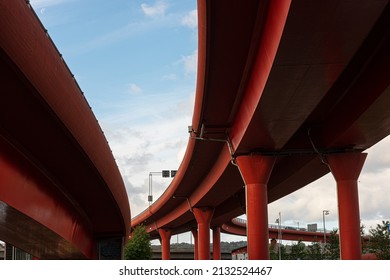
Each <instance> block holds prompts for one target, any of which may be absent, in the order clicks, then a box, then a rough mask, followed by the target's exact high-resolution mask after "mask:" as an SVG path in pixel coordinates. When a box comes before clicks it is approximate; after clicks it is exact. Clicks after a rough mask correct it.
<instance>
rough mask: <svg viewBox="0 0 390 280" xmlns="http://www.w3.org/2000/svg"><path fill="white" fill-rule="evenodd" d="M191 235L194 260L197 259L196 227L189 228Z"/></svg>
mask: <svg viewBox="0 0 390 280" xmlns="http://www.w3.org/2000/svg"><path fill="white" fill-rule="evenodd" d="M191 233H192V236H193V237H194V260H197V259H199V257H198V229H197V228H191Z"/></svg>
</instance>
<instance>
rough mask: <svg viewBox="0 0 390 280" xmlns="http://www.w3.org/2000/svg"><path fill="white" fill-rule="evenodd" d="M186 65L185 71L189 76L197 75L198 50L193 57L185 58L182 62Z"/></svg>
mask: <svg viewBox="0 0 390 280" xmlns="http://www.w3.org/2000/svg"><path fill="white" fill-rule="evenodd" d="M180 61H181V62H182V63H183V64H184V71H185V73H186V74H187V75H190V74H196V72H197V66H198V50H195V51H194V52H193V53H192V54H191V55H188V56H183V57H182V59H181V60H180Z"/></svg>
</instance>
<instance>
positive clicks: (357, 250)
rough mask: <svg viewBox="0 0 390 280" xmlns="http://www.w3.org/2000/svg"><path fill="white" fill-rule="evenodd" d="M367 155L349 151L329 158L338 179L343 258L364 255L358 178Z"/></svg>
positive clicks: (356, 257) (341, 254)
mask: <svg viewBox="0 0 390 280" xmlns="http://www.w3.org/2000/svg"><path fill="white" fill-rule="evenodd" d="M366 157H367V154H363V153H349V154H342V155H330V156H328V158H327V160H328V162H329V165H330V168H331V170H332V174H333V176H334V177H335V179H336V181H337V200H338V208H339V227H340V257H341V259H343V260H360V259H361V257H362V248H361V240H360V212H359V195H358V183H357V180H358V178H359V175H360V172H361V170H362V168H363V164H364V161H365V159H366Z"/></svg>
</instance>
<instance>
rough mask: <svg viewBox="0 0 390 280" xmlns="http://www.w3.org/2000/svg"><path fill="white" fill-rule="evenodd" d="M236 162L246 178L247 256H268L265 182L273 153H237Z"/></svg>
mask: <svg viewBox="0 0 390 280" xmlns="http://www.w3.org/2000/svg"><path fill="white" fill-rule="evenodd" d="M236 162H237V165H238V168H239V170H240V172H241V176H242V178H243V180H244V182H245V191H246V216H247V239H248V259H250V260H268V259H269V245H268V239H269V238H268V235H269V234H268V195H267V184H268V180H269V178H270V175H271V172H272V169H273V166H274V164H275V157H270V156H262V155H247V156H239V157H237V158H236Z"/></svg>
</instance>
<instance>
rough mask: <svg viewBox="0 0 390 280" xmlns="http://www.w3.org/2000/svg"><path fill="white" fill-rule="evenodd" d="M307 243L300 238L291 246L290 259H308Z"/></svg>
mask: <svg viewBox="0 0 390 280" xmlns="http://www.w3.org/2000/svg"><path fill="white" fill-rule="evenodd" d="M305 250H306V245H305V243H303V242H302V240H299V241H298V242H297V243H295V244H293V245H292V246H291V250H290V255H289V259H290V260H305V259H306V252H305Z"/></svg>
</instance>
